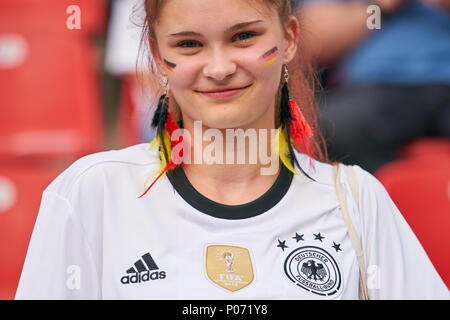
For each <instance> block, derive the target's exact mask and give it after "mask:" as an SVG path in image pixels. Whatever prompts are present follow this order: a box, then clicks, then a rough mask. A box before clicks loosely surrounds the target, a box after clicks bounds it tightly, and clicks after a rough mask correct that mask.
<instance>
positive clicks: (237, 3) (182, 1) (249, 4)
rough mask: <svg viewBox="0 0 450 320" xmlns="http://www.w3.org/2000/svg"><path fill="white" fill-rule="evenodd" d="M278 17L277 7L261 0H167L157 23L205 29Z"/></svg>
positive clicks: (272, 20)
mask: <svg viewBox="0 0 450 320" xmlns="http://www.w3.org/2000/svg"><path fill="white" fill-rule="evenodd" d="M277 18H278V15H277V11H276V8H275V7H274V6H271V5H269V4H268V2H267V1H263V0H167V1H165V4H164V6H163V7H162V9H161V12H160V13H159V15H158V20H157V24H156V27H157V28H161V29H170V31H176V30H177V29H180V30H179V31H185V29H186V28H189V29H192V30H194V29H195V30H202V31H207V30H213V29H220V28H222V27H223V28H225V27H229V26H230V25H234V24H238V23H242V22H247V21H251V20H262V21H265V22H269V23H273V22H274V20H276V19H277Z"/></svg>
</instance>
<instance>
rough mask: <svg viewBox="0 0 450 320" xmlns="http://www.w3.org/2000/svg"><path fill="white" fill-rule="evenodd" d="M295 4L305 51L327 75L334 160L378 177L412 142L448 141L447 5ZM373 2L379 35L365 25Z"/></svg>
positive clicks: (394, 0)
mask: <svg viewBox="0 0 450 320" xmlns="http://www.w3.org/2000/svg"><path fill="white" fill-rule="evenodd" d="M298 4H299V7H301V10H299V14H300V16H301V23H302V24H303V30H304V31H305V34H304V39H305V40H304V41H305V49H307V51H308V52H309V55H310V58H311V60H312V62H313V63H314V65H315V67H317V68H318V69H319V70H320V69H322V70H325V72H324V73H323V75H324V77H323V79H324V83H325V87H326V88H325V89H326V91H327V93H326V95H325V99H324V100H323V101H321V102H320V104H321V112H322V118H321V122H322V123H321V126H322V129H323V131H324V135H325V138H326V139H327V142H328V150H329V156H330V159H332V160H335V159H336V160H337V161H343V162H346V163H352V164H359V165H361V166H362V167H364V168H366V169H367V170H368V171H370V172H375V171H376V170H377V169H378V168H379V167H380V166H382V165H383V164H386V163H388V162H390V161H392V160H394V159H395V157H396V152H397V151H398V150H399V148H400V147H402V146H404V145H405V144H407V143H408V142H410V141H412V140H414V139H415V138H419V137H424V136H438V137H450V104H449V95H450V90H449V89H450V87H449V84H450V15H449V13H450V0H378V1H371V2H368V1H363V0H302V1H298ZM371 4H376V5H378V6H379V8H380V11H381V29H379V30H377V29H373V30H370V29H369V28H368V26H367V20H368V19H369V18H370V14H369V13H368V7H369V5H371ZM369 12H370V11H369Z"/></svg>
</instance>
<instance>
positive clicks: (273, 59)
mask: <svg viewBox="0 0 450 320" xmlns="http://www.w3.org/2000/svg"><path fill="white" fill-rule="evenodd" d="M277 60H278V56H275V57H273V58H272V59H270V60H269V61H267V62H266V63H265V64H264V67H268V66H270V65H271V64H272V63H274V62H275V61H277Z"/></svg>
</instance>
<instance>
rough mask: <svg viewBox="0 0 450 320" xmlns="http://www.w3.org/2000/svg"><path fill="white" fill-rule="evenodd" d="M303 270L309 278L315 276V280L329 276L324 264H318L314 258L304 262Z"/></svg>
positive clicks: (321, 279)
mask: <svg viewBox="0 0 450 320" xmlns="http://www.w3.org/2000/svg"><path fill="white" fill-rule="evenodd" d="M301 272H302V273H303V274H304V275H305V276H307V277H308V279H312V277H314V280H315V281H317V280H319V281H323V280H324V278H325V277H326V276H327V271H326V270H325V268H324V267H323V264H321V263H318V264H316V262H315V261H314V260H308V261H307V262H305V263H303V264H302V269H301Z"/></svg>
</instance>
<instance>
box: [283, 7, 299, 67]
mask: <svg viewBox="0 0 450 320" xmlns="http://www.w3.org/2000/svg"><path fill="white" fill-rule="evenodd" d="M285 28H286V34H285V37H284V43H285V47H284V53H283V54H284V56H283V59H284V60H283V63H284V64H287V63H288V62H290V61H291V60H292V59H294V57H295V54H296V53H297V47H298V46H297V43H298V39H299V33H300V24H299V22H298V20H297V18H296V17H294V16H289V18H288V21H287V22H286V25H285Z"/></svg>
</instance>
